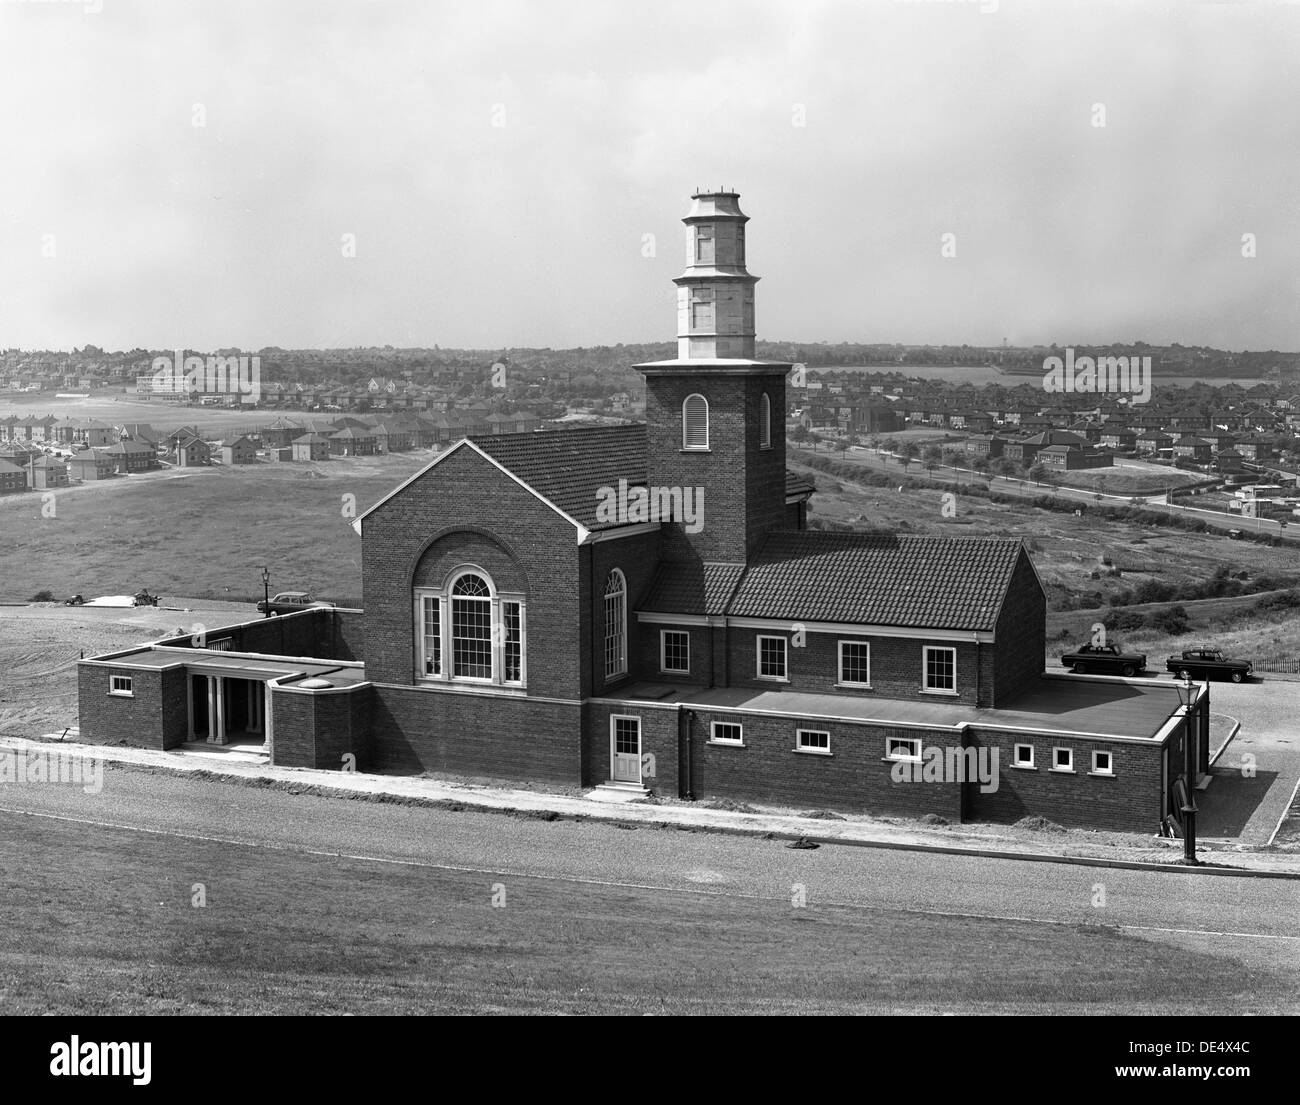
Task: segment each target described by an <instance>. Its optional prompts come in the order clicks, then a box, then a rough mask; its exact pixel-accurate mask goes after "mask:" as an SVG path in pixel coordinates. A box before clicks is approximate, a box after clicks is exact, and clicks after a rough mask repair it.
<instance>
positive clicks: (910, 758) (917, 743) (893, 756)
mask: <svg viewBox="0 0 1300 1105" xmlns="http://www.w3.org/2000/svg"><path fill="white" fill-rule="evenodd" d="M895 742H898V743H900V744H907V745H909V746H911V747H914V748H915V749H916V751H915V752H914V753H913V752H909V753H907V755H902V754H900V753H898V752H895V751H894V750H893V749H892V748H890V745H891V744H894V743H895ZM921 751H922V750H921V738H920V737H886V738H885V759H887V760H906V761H907V762H908V763H920V762H921Z"/></svg>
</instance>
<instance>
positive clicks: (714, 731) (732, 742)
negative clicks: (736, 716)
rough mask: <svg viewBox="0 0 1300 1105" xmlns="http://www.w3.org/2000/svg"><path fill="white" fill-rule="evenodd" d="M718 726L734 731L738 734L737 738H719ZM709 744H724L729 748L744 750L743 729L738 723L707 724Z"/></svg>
mask: <svg viewBox="0 0 1300 1105" xmlns="http://www.w3.org/2000/svg"><path fill="white" fill-rule="evenodd" d="M720 726H726V727H727V728H728V729H735V730H737V731H738V732H739V734H740V735H739V736H737V737H720V736H718V729H719V727H720ZM709 743H710V744H725V745H728V746H729V747H731V748H744V746H745V727H744V725H742V724H741V723H740V722H738V721H714V722H710V723H709Z"/></svg>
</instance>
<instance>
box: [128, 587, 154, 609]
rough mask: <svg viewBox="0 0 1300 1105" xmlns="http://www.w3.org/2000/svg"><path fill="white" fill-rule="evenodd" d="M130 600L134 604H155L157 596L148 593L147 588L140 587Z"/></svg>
mask: <svg viewBox="0 0 1300 1105" xmlns="http://www.w3.org/2000/svg"><path fill="white" fill-rule="evenodd" d="M131 601H132V603H133V604H134V605H135V606H157V605H158V596H157V595H151V594H149V590H148V588H146V587H141V588H140V590H138V591H137V592H136V593H135V595H134V596H133V597H132V600H131Z"/></svg>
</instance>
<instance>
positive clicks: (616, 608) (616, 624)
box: [605, 568, 627, 679]
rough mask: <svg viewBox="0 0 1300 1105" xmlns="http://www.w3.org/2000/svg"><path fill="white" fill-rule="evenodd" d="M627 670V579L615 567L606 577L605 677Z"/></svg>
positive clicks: (622, 673)
mask: <svg viewBox="0 0 1300 1105" xmlns="http://www.w3.org/2000/svg"><path fill="white" fill-rule="evenodd" d="M626 672H627V581H626V580H625V579H624V578H623V573H622V572H620V571H619V570H618V569H617V568H615V569H613V570H612V571H611V572H610V573H609V575H608V576H607V577H606V578H605V678H606V679H609V678H611V677H613V676H615V675H624V674H626Z"/></svg>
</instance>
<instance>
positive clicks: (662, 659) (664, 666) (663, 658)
mask: <svg viewBox="0 0 1300 1105" xmlns="http://www.w3.org/2000/svg"><path fill="white" fill-rule="evenodd" d="M670 633H671V634H673V635H674V636H677V637H685V638H686V667H684V668H670V667H669V666H668V635H669V634H670ZM659 670H660V671H661V672H665V673H667V674H671V675H690V674H691V635H690V632H689V631H687V630H685V629H661V630H659Z"/></svg>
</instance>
